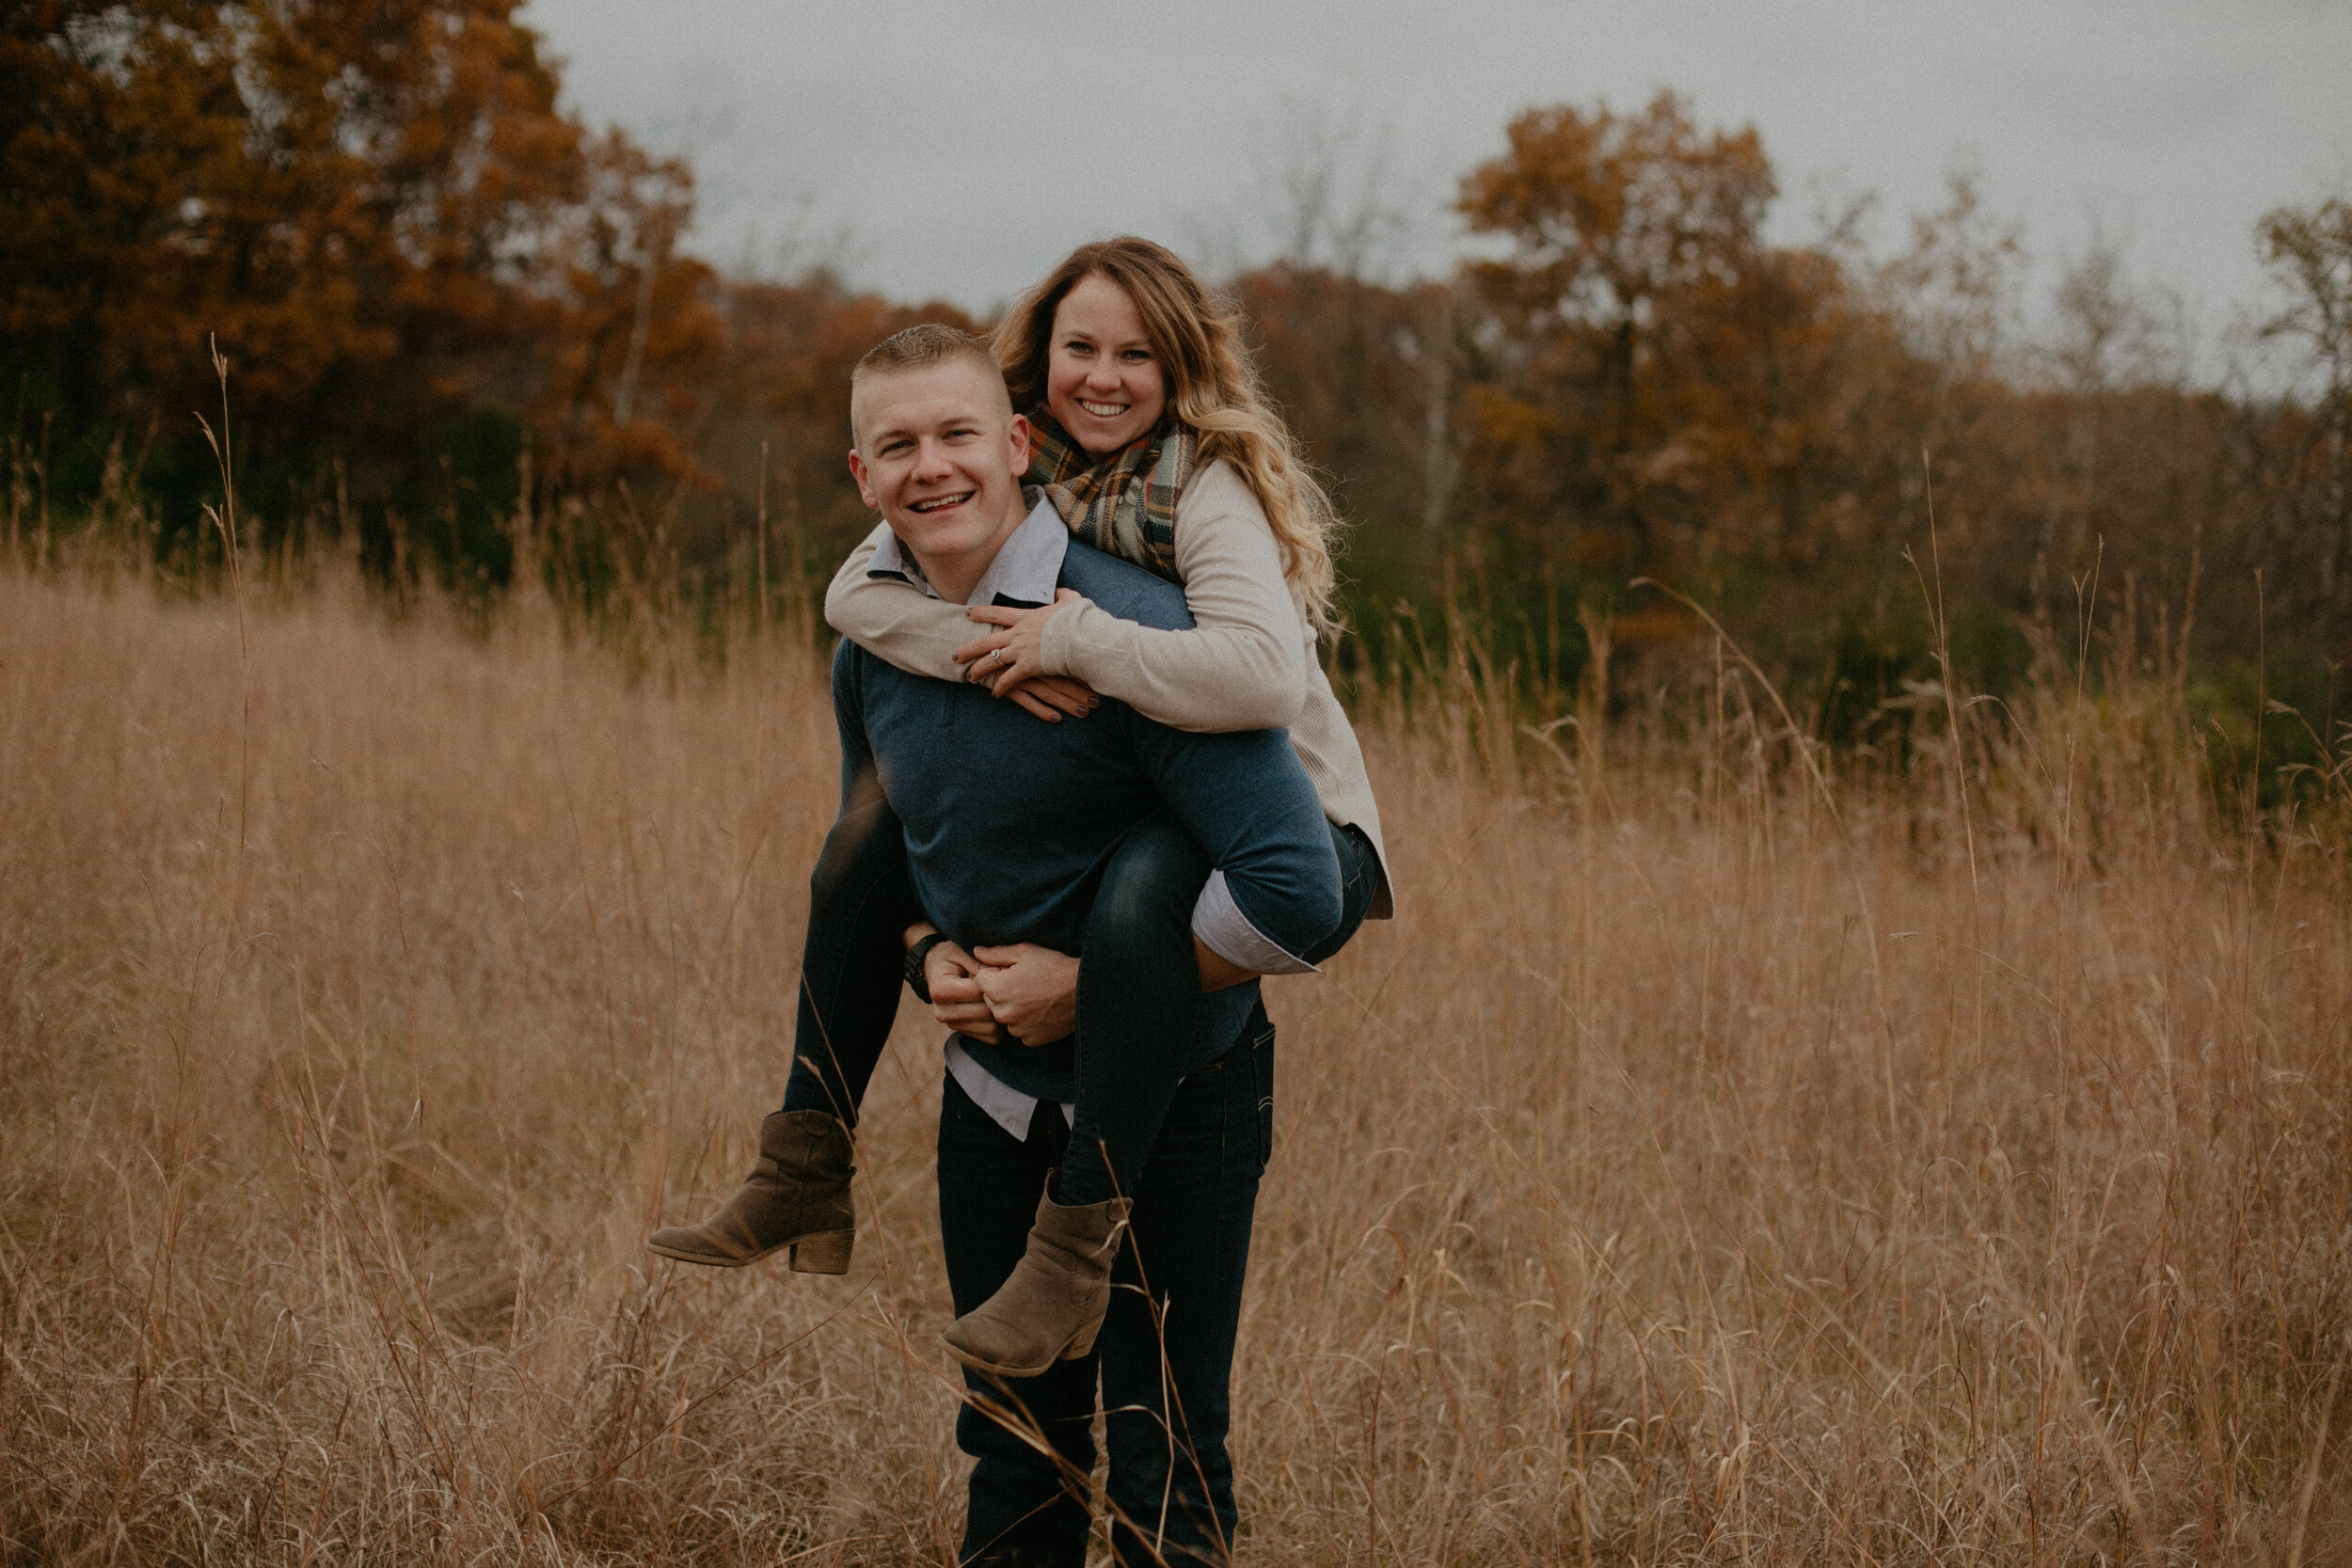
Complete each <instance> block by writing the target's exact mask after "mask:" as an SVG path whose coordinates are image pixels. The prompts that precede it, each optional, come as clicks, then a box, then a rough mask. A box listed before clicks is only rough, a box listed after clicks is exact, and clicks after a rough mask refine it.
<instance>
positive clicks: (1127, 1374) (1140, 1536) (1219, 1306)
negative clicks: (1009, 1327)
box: [939, 1007, 1274, 1568]
mask: <svg viewBox="0 0 2352 1568" xmlns="http://www.w3.org/2000/svg"><path fill="white" fill-rule="evenodd" d="M1273 1136H1274V1030H1273V1026H1272V1025H1271V1024H1269V1023H1267V1022H1266V1020H1265V1012H1264V1009H1263V1007H1260V1008H1258V1009H1255V1010H1253V1012H1252V1014H1251V1017H1250V1020H1249V1022H1248V1025H1247V1026H1246V1027H1245V1029H1244V1030H1243V1032H1242V1036H1241V1037H1240V1039H1239V1040H1237V1041H1236V1042H1235V1043H1234V1044H1233V1046H1232V1048H1231V1049H1230V1050H1228V1051H1227V1052H1226V1053H1224V1054H1223V1055H1222V1056H1219V1057H1218V1058H1217V1059H1216V1060H1215V1061H1212V1062H1210V1063H1209V1064H1208V1065H1207V1066H1205V1067H1202V1068H1199V1069H1195V1070H1194V1071H1193V1072H1192V1073H1190V1074H1189V1075H1187V1076H1186V1077H1185V1078H1184V1080H1183V1081H1182V1082H1181V1083H1179V1084H1178V1085H1177V1086H1176V1090H1175V1092H1174V1094H1173V1095H1171V1096H1170V1097H1169V1100H1168V1106H1167V1109H1166V1114H1165V1117H1164V1119H1163V1121H1162V1122H1161V1124H1160V1127H1159V1129H1158V1137H1157V1139H1156V1141H1155V1142H1154V1143H1153V1145H1152V1149H1151V1153H1150V1155H1149V1157H1148V1158H1147V1159H1145V1160H1144V1161H1143V1162H1142V1164H1141V1169H1140V1171H1139V1172H1138V1174H1137V1177H1136V1181H1135V1183H1134V1185H1133V1186H1132V1188H1131V1189H1130V1191H1131V1192H1132V1193H1133V1195H1134V1196H1135V1200H1136V1201H1135V1209H1134V1211H1133V1213H1132V1215H1131V1217H1130V1222H1129V1241H1130V1244H1129V1245H1127V1246H1125V1247H1123V1248H1121V1249H1120V1259H1119V1264H1118V1267H1117V1269H1116V1271H1115V1272H1114V1274H1113V1275H1112V1284H1113V1289H1112V1292H1111V1304H1110V1311H1109V1313H1108V1315H1107V1316H1106V1317H1105V1318H1104V1323H1103V1329H1102V1333H1101V1334H1100V1335H1099V1336H1098V1337H1097V1338H1096V1339H1095V1343H1094V1350H1093V1353H1092V1354H1089V1355H1085V1356H1081V1357H1078V1358H1076V1359H1074V1360H1070V1361H1063V1362H1060V1363H1058V1364H1057V1365H1056V1366H1055V1367H1054V1368H1053V1370H1050V1371H1047V1372H1045V1373H1044V1374H1042V1375H1041V1376H1038V1377H1033V1378H1022V1379H1018V1380H1015V1381H1012V1382H1009V1383H1008V1382H1002V1381H1000V1380H998V1379H995V1378H993V1377H991V1376H989V1375H988V1374H986V1373H983V1372H975V1371H970V1370H967V1371H966V1372H965V1373H964V1382H965V1386H966V1387H967V1388H968V1389H969V1390H970V1394H971V1398H970V1399H969V1400H968V1401H967V1402H966V1403H965V1405H964V1407H963V1409H962V1410H961V1412H960V1413H959V1414H958V1416H957V1418H956V1443H957V1446H958V1447H960V1448H961V1449H963V1451H964V1452H965V1453H967V1454H970V1455H971V1456H972V1457H973V1459H974V1460H975V1461H977V1463H976V1465H974V1467H973V1471H972V1479H971V1483H970V1497H971V1509H970V1513H969V1514H968V1516H967V1519H966V1523H965V1526H964V1534H963V1547H962V1550H961V1553H960V1554H959V1560H960V1561H962V1562H968V1563H969V1562H985V1563H993V1564H994V1563H1006V1564H1009V1563H1022V1564H1040V1565H1053V1568H1061V1565H1064V1564H1067V1565H1068V1568H1079V1565H1080V1564H1082V1563H1083V1562H1084V1561H1085V1560H1086V1544H1087V1533H1088V1530H1089V1528H1090V1526H1091V1522H1092V1508H1091V1506H1090V1499H1089V1475H1090V1474H1091V1472H1092V1469H1093V1465H1094V1439H1093V1436H1092V1433H1091V1426H1092V1421H1093V1417H1094V1409H1095V1384H1096V1380H1097V1378H1098V1376H1099V1377H1100V1380H1101V1384H1102V1398H1103V1408H1104V1410H1105V1411H1106V1412H1108V1414H1107V1416H1106V1417H1105V1420H1104V1425H1105V1431H1106V1435H1107V1447H1108V1449H1109V1460H1110V1463H1109V1474H1108V1479H1107V1482H1106V1484H1105V1488H1104V1491H1105V1493H1106V1496H1107V1498H1108V1502H1109V1505H1110V1516H1111V1544H1112V1549H1113V1553H1114V1556H1115V1559H1116V1560H1118V1561H1120V1562H1121V1563H1130V1564H1142V1563H1153V1562H1160V1561H1163V1560H1165V1561H1167V1562H1171V1563H1175V1562H1224V1561H1227V1560H1229V1558H1230V1556H1231V1546H1232V1539H1233V1528H1234V1520H1235V1512H1234V1506H1233V1484H1232V1479H1233V1478H1232V1460H1231V1459H1230V1458H1229V1457H1228V1456H1227V1453H1226V1449H1225V1437H1226V1432H1227V1429H1228V1427H1229V1426H1230V1424H1231V1418H1232V1398H1231V1383H1232V1364H1233V1336H1234V1330H1235V1327H1236V1325H1237V1324H1238V1323H1239V1322H1240V1317H1241V1294H1242V1280H1243V1275H1244V1273H1245V1271H1246V1269H1247V1266H1248V1259H1249V1235H1250V1227H1251V1224H1252V1222H1253V1220H1254V1217H1255V1215H1256V1211H1257V1198H1258V1181H1259V1178H1260V1177H1261V1176H1263V1174H1264V1171H1265V1164H1266V1157H1267V1155H1268V1153H1269V1151H1270V1149H1271V1148H1272V1144H1273ZM1071 1141H1073V1135H1072V1133H1071V1132H1069V1130H1068V1127H1067V1124H1066V1123H1065V1122H1064V1121H1063V1119H1062V1116H1061V1111H1060V1108H1059V1107H1057V1106H1055V1105H1051V1104H1043V1105H1040V1106H1039V1107H1038V1114H1037V1116H1036V1117H1033V1118H1032V1119H1031V1122H1030V1126H1029V1135H1028V1136H1027V1137H1026V1138H1025V1139H1024V1138H1016V1137H1014V1136H1013V1135H1012V1134H1011V1133H1009V1132H1006V1131H1005V1129H1004V1128H1002V1127H1000V1126H998V1125H997V1123H996V1122H995V1120H994V1119H993V1118H992V1117H990V1116H989V1115H988V1114H987V1113H986V1112H984V1111H982V1110H980V1109H979V1108H978V1107H977V1106H976V1105H974V1104H973V1103H972V1101H971V1099H970V1097H969V1096H967V1095H966V1094H965V1093H964V1092H963V1089H962V1087H961V1085H958V1084H957V1083H956V1082H955V1080H954V1079H953V1078H949V1079H947V1081H946V1087H945V1088H944V1090H943V1091H942V1094H941V1101H940V1110H939V1227H940V1235H941V1239H942V1241H943V1243H945V1246H946V1256H947V1281H948V1287H949V1289H950V1291H952V1292H953V1294H954V1297H955V1307H956V1312H957V1314H958V1315H959V1316H961V1314H963V1313H965V1312H969V1311H971V1310H972V1309H973V1308H974V1307H977V1306H979V1305H980V1304H981V1303H982V1302H984V1301H986V1300H987V1299H988V1298H989V1297H990V1296H993V1295H994V1294H995V1293H996V1290H997V1287H999V1286H1000V1285H1002V1284H1003V1283H1004V1282H1005V1280H1006V1278H1007V1277H1008V1276H1009V1275H1010V1274H1011V1273H1012V1270H1013V1265H1014V1264H1016V1263H1018V1262H1019V1261H1020V1259H1021V1255H1022V1252H1023V1250H1024V1249H1025V1247H1026V1246H1027V1244H1028V1236H1029V1225H1030V1222H1031V1220H1032V1219H1034V1218H1035V1216H1036V1213H1037V1202H1038V1195H1039V1194H1040V1193H1041V1192H1042V1191H1043V1190H1044V1188H1045V1182H1046V1178H1047V1175H1048V1173H1049V1172H1051V1171H1052V1170H1053V1169H1054V1167H1055V1166H1056V1165H1057V1164H1061V1163H1062V1161H1063V1159H1064V1158H1065V1157H1066V1155H1067V1153H1068V1149H1067V1148H1066V1146H1067V1145H1068V1144H1069V1143H1070V1142H1071ZM1030 1436H1041V1437H1042V1438H1043V1440H1044V1445H1045V1447H1046V1449H1048V1450H1049V1451H1048V1452H1040V1451H1039V1450H1038V1449H1037V1448H1036V1447H1034V1446H1032V1443H1031V1442H1030V1441H1029V1440H1028V1437H1030ZM1154 1554H1156V1555H1154Z"/></svg>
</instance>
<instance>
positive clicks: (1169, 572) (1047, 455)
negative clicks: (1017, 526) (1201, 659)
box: [1028, 407, 1200, 582]
mask: <svg viewBox="0 0 2352 1568" xmlns="http://www.w3.org/2000/svg"><path fill="white" fill-rule="evenodd" d="M1029 432H1030V434H1029V473H1028V482H1029V483H1031V484H1040V485H1043V486H1044V488H1045V493H1046V495H1048V496H1049V497H1051V498H1052V499H1053V502H1054V510H1055V511H1057V512H1058V513H1060V514H1061V520H1062V521H1063V522H1065V523H1067V524H1069V525H1070V531H1071V532H1073V533H1074V534H1076V535H1077V536H1078V537H1079V538H1080V539H1082V540H1084V541H1085V542H1086V543H1087V544H1089V545H1091V546H1094V547H1095V548H1096V549H1098V550H1107V551H1109V552H1110V553H1111V554H1113V555H1115V556H1118V557H1120V559H1121V560H1125V561H1132V562H1135V563H1136V565H1138V566H1141V567H1143V568H1144V569H1145V570H1147V571H1150V572H1155V573H1157V574H1158V575H1159V576H1161V577H1164V578H1168V581H1170V582H1174V581H1175V580H1176V498H1177V497H1178V495H1180V494H1181V493H1182V492H1183V490H1184V485H1185V483H1187V482H1189V481H1190V480H1191V478H1192V473H1193V467H1194V466H1195V465H1196V464H1197V463H1198V462H1199V461H1200V437H1199V436H1195V435H1194V434H1193V433H1192V431H1191V430H1190V429H1188V428H1187V427H1186V426H1185V424H1184V421H1183V420H1179V419H1177V418H1176V417H1175V416H1174V415H1172V414H1171V415H1169V416H1168V418H1167V419H1164V420H1161V421H1160V422H1159V424H1158V426H1157V427H1155V428H1154V429H1152V431H1150V432H1149V433H1147V434H1146V435H1144V436H1141V437H1139V438H1138V439H1136V440H1135V441H1132V442H1130V443H1128V444H1127V445H1126V446H1123V447H1121V448H1120V449H1119V451H1115V452H1113V453H1111V454H1110V455H1109V456H1108V457H1096V456H1095V455H1094V454H1093V453H1091V452H1089V451H1087V450H1086V449H1085V448H1084V447H1082V446H1080V445H1078V443H1077V442H1076V441H1074V440H1073V439H1071V436H1070V433H1069V432H1068V431H1066V430H1064V429H1063V428H1062V427H1061V425H1060V423H1059V422H1058V421H1057V420H1055V418H1054V416H1053V415H1051V414H1049V413H1047V412H1046V411H1045V410H1044V408H1043V407H1038V408H1034V409H1032V410H1030V412H1029Z"/></svg>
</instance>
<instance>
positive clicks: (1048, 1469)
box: [939, 1077, 1095, 1568]
mask: <svg viewBox="0 0 2352 1568" xmlns="http://www.w3.org/2000/svg"><path fill="white" fill-rule="evenodd" d="M1038 1113H1039V1114H1038V1115H1037V1117H1035V1118H1033V1120H1032V1122H1031V1130H1030V1135H1029V1137H1028V1138H1027V1139H1026V1140H1023V1139H1019V1138H1015V1137H1014V1136H1013V1135H1012V1134H1011V1133H1009V1132H1006V1131H1005V1130H1004V1129H1003V1128H1002V1127H1000V1126H998V1125H997V1124H996V1122H995V1120H994V1118H993V1117H990V1116H989V1114H988V1113H987V1112H985V1111H983V1110H981V1109H980V1108H979V1107H978V1106H977V1105H975V1104H973V1103H972V1099H971V1097H970V1096H969V1095H967V1094H965V1093H964V1092H963V1088H962V1086H961V1085H959V1084H958V1083H957V1082H956V1081H955V1079H954V1078H952V1077H950V1078H949V1079H948V1080H947V1082H946V1086H945V1088H944V1089H943V1090H942V1091H941V1095H940V1106H939V1231H940V1240H941V1243H942V1244H943V1245H944V1247H945V1249H946V1255H947V1285H948V1290H949V1291H950V1293H951V1294H952V1295H953V1297H954V1299H955V1307H956V1310H957V1312H959V1313H963V1312H968V1311H970V1310H972V1308H974V1307H977V1306H978V1305H979V1304H980V1303H982V1302H984V1301H986V1300H987V1299H988V1298H989V1297H990V1296H992V1295H993V1294H994V1293H995V1292H996V1288H997V1287H998V1286H1000V1285H1002V1284H1003V1283H1004V1282H1005V1279H1006V1277H1007V1276H1008V1275H1010V1274H1011V1273H1012V1270H1013V1265H1014V1264H1016V1263H1018V1262H1020V1261H1021V1255H1022V1253H1023V1251H1024V1250H1025V1248H1026V1247H1027V1245H1028V1240H1029V1222H1030V1220H1031V1219H1032V1218H1034V1217H1035V1215H1036V1213H1037V1201H1038V1196H1039V1195H1040V1194H1041V1193H1042V1192H1043V1191H1044V1190H1045V1179H1046V1176H1047V1174H1048V1173H1049V1172H1050V1171H1051V1170H1052V1169H1053V1167H1054V1164H1055V1162H1057V1160H1059V1159H1060V1158H1061V1157H1062V1154H1063V1152H1064V1148H1063V1146H1064V1144H1065V1143H1066V1141H1067V1138H1068V1132H1067V1128H1066V1125H1065V1124H1064V1122H1063V1120H1062V1115H1061V1107H1060V1106H1058V1105H1054V1104H1051V1103H1045V1104H1041V1105H1040V1106H1039V1107H1038ZM1094 1377H1095V1363H1094V1357H1093V1356H1091V1355H1085V1356H1079V1357H1076V1358H1074V1359H1073V1360H1069V1361H1061V1362H1057V1363H1056V1364H1055V1365H1054V1367H1053V1369H1052V1370H1049V1371H1047V1372H1045V1373H1043V1374H1042V1375H1041V1376H1038V1377H1030V1378H1020V1379H1016V1380H1013V1381H1011V1382H1009V1383H1000V1382H999V1381H998V1380H997V1379H995V1378H993V1377H990V1376H988V1375H986V1374H985V1373H981V1372H976V1371H972V1370H966V1371H965V1372H964V1374H963V1380H964V1386H965V1387H966V1388H967V1389H969V1390H970V1392H971V1396H972V1398H971V1401H970V1402H967V1403H966V1404H965V1405H964V1407H963V1408H962V1409H961V1411H959V1412H958V1413H957V1416H956V1446H957V1447H958V1448H960V1449H962V1450H963V1451H964V1452H965V1453H968V1454H970V1455H971V1456H972V1457H973V1459H974V1460H975V1461H977V1463H976V1464H975V1465H974V1466H973V1470H972V1480H971V1485H970V1491H969V1497H970V1504H971V1508H970V1513H969V1516H968V1518H967V1519H966V1521H965V1524H964V1530H963V1546H962V1549H961V1551H960V1552H959V1553H958V1554H957V1560H958V1561H959V1562H966V1563H992V1564H995V1563H1002V1564H1013V1563H1018V1564H1022V1565H1023V1568H1030V1565H1036V1568H1065V1565H1066V1568H1081V1565H1082V1564H1083V1563H1084V1562H1085V1560H1086V1544H1087V1532H1088V1530H1089V1527H1090V1526H1091V1523H1092V1513H1091V1511H1090V1510H1089V1506H1088V1495H1087V1487H1088V1484H1089V1480H1088V1478H1089V1475H1090V1474H1091V1472H1092V1470H1093V1468H1094V1436H1093V1432H1092V1427H1093V1420H1094ZM1039 1435H1041V1436H1042V1437H1043V1439H1044V1441H1045V1444H1046V1446H1047V1448H1048V1449H1050V1450H1051V1451H1050V1452H1046V1453H1041V1452H1039V1451H1038V1449H1037V1448H1036V1447H1034V1446H1033V1444H1032V1439H1033V1438H1034V1437H1037V1436H1039Z"/></svg>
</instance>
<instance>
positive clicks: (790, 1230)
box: [645, 1111, 857, 1274]
mask: <svg viewBox="0 0 2352 1568" xmlns="http://www.w3.org/2000/svg"><path fill="white" fill-rule="evenodd" d="M853 1168H854V1167H852V1166H851V1165H850V1130H849V1129H848V1128H846V1127H844V1126H843V1125H842V1124H841V1120H840V1118H839V1117H835V1116H834V1115H833V1114H832V1113H831V1112H828V1111H775V1112H771V1114H770V1115H769V1116H768V1117H767V1118H766V1119H765V1120H763V1121H761V1122H760V1124H759V1161H758V1163H757V1164H755V1165H753V1166H752V1173H751V1175H749V1176H747V1177H745V1178H744V1179H743V1184H742V1185H741V1186H740V1187H738V1188H737V1189H736V1190H735V1196H733V1197H731V1198H729V1199H727V1200H726V1202H725V1204H724V1205H723V1206H722V1207H721V1208H720V1210H719V1212H717V1213H715V1214H713V1215H711V1216H710V1217H709V1218H708V1219H707V1220H705V1221H703V1222H702V1224H700V1225H670V1226H664V1227H661V1228H660V1230H657V1231H655V1232H654V1233H653V1234H652V1236H650V1237H648V1238H647V1239H646V1242H645V1245H646V1246H648V1247H650V1248H651V1249H652V1250H653V1251H655V1252H658V1253H660V1255H661V1256H662V1257H664V1258H675V1259H677V1260H678V1261H679V1262H681V1263H709V1264H713V1265H715V1266H717V1267H719V1268H723V1269H739V1268H741V1267H742V1266H743V1265H744V1264H746V1263H756V1262H758V1261H759V1260H760V1259H762V1258H765V1257H767V1256H768V1255H769V1254H770V1253H771V1252H773V1251H775V1250H776V1249H777V1248H779V1247H790V1248H791V1249H792V1257H791V1259H790V1261H791V1266H792V1267H793V1268H794V1269H797V1270H798V1271H800V1272H801V1273H802V1274H847V1273H849V1272H850V1243H852V1242H854V1241H855V1240H856V1239H857V1216H856V1213H855V1212H854V1211H853V1210H852V1209H851V1208H850V1174H851V1171H852V1170H853Z"/></svg>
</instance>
